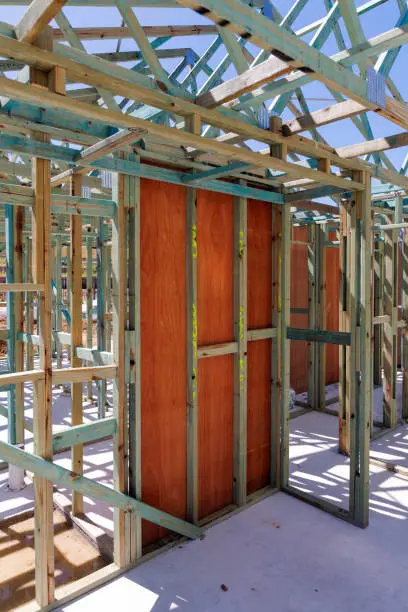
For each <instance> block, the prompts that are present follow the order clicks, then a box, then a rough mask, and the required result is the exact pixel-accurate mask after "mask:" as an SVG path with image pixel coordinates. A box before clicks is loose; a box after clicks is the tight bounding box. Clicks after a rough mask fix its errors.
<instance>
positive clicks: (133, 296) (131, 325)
mask: <svg viewBox="0 0 408 612" xmlns="http://www.w3.org/2000/svg"><path fill="white" fill-rule="evenodd" d="M122 155H123V157H124V158H125V159H130V160H132V161H138V159H139V158H138V157H137V156H136V155H133V154H132V155H128V154H122ZM122 180H123V182H124V191H123V194H124V195H123V198H124V206H125V210H126V209H127V214H128V217H127V220H128V222H127V242H128V258H127V261H128V267H127V278H128V293H129V307H128V308H129V314H128V332H127V333H128V346H129V353H127V352H126V355H125V357H126V359H128V360H129V369H130V380H129V381H128V382H129V384H128V389H129V396H128V397H129V495H131V496H132V497H134V498H135V499H139V500H141V498H142V424H141V346H140V333H141V330H140V316H141V315H140V206H141V201H140V179H139V178H137V177H133V176H128V175H122ZM130 520H131V524H130V534H131V537H130V543H131V548H130V558H131V559H132V561H134V560H136V559H139V558H140V557H141V556H142V522H141V518H140V516H139V515H137V514H132V516H131V517H130Z"/></svg>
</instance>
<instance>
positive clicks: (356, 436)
mask: <svg viewBox="0 0 408 612" xmlns="http://www.w3.org/2000/svg"><path fill="white" fill-rule="evenodd" d="M356 178H357V179H358V180H362V182H363V183H364V184H365V185H366V191H365V192H363V193H358V194H356V205H355V207H354V209H355V211H356V223H357V224H358V225H356V229H357V228H359V229H358V233H357V234H356V241H355V243H356V244H355V246H356V260H355V264H356V265H355V275H354V274H353V275H352V279H351V295H352V298H353V297H355V300H353V299H352V303H351V305H350V308H351V311H352V312H351V317H350V318H351V336H352V339H353V338H354V339H355V343H354V344H353V340H352V346H351V351H352V368H351V371H352V385H351V393H352V394H353V396H352V397H351V411H350V418H351V425H350V485H351V486H350V511H351V512H352V513H353V519H354V522H355V524H356V525H358V526H360V527H366V526H367V525H368V509H369V508H368V503H369V453H370V428H371V409H372V391H373V387H372V376H371V374H372V371H371V361H372V355H371V333H372V303H371V246H372V230H371V226H372V220H371V177H370V175H369V173H368V172H365V173H362V175H359V176H357V177H356ZM352 222H353V221H352ZM352 244H353V245H354V237H353V228H352ZM354 278H355V280H356V282H353V281H354ZM357 285H359V287H358V288H357ZM354 303H355V304H356V307H354ZM354 310H355V313H354ZM354 323H355V326H354ZM354 393H355V395H354Z"/></svg>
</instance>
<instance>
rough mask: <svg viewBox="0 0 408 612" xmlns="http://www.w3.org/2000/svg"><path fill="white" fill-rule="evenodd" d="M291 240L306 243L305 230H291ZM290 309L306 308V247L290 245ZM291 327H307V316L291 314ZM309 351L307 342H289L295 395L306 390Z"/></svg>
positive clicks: (291, 379) (291, 380)
mask: <svg viewBox="0 0 408 612" xmlns="http://www.w3.org/2000/svg"><path fill="white" fill-rule="evenodd" d="M292 238H293V240H298V241H302V242H306V240H307V229H306V228H305V227H297V228H294V229H293V233H292ZM291 308H308V272H307V246H306V245H300V244H292V247H291ZM290 325H291V327H308V320H307V314H292V315H291V317H290ZM308 363H309V351H308V344H307V342H303V341H301V340H299V341H295V342H291V347H290V365H291V373H290V384H291V387H292V388H293V389H295V391H296V393H301V392H302V391H306V390H307V380H308Z"/></svg>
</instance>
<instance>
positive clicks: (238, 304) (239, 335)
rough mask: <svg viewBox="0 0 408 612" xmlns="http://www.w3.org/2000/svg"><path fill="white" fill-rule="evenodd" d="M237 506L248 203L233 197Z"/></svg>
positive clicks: (243, 464) (242, 481) (241, 494)
mask: <svg viewBox="0 0 408 612" xmlns="http://www.w3.org/2000/svg"><path fill="white" fill-rule="evenodd" d="M234 336H235V341H236V342H237V344H238V352H237V353H236V354H235V356H234V503H235V504H237V505H238V506H243V505H244V504H245V502H246V491H247V461H246V457H247V200H246V198H241V197H235V198H234Z"/></svg>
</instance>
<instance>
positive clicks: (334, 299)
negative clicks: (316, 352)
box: [325, 235, 340, 385]
mask: <svg viewBox="0 0 408 612" xmlns="http://www.w3.org/2000/svg"><path fill="white" fill-rule="evenodd" d="M330 239H333V238H332V235H330ZM339 255H340V249H334V248H326V249H325V256H326V329H330V330H334V331H337V330H339V329H340V327H339V325H340V323H339V299H340V261H339ZM338 380H339V347H338V346H337V345H335V344H326V384H327V385H330V384H331V383H334V382H337V381H338Z"/></svg>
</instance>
